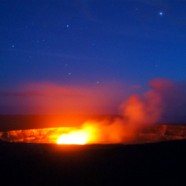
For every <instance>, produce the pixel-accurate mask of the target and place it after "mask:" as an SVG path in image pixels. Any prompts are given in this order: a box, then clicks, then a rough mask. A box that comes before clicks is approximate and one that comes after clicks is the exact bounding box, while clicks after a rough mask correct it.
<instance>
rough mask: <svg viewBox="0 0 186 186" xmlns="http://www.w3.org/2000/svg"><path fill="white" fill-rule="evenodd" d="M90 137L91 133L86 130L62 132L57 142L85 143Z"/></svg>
mask: <svg viewBox="0 0 186 186" xmlns="http://www.w3.org/2000/svg"><path fill="white" fill-rule="evenodd" d="M89 138H90V134H89V133H88V132H86V131H82V130H79V131H74V132H70V133H68V134H62V135H61V136H59V138H58V139H57V144H66V145H67V144H76V145H84V144H86V143H87V142H88V140H89Z"/></svg>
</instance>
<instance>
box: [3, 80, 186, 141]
mask: <svg viewBox="0 0 186 186" xmlns="http://www.w3.org/2000/svg"><path fill="white" fill-rule="evenodd" d="M149 85H150V90H148V91H146V92H144V93H138V94H131V95H130V96H128V98H127V99H125V100H124V101H123V102H120V104H119V101H121V98H122V95H121V93H123V91H121V89H120V88H121V87H118V86H113V85H112V86H109V87H106V88H105V87H104V88H103V87H98V88H95V87H79V88H77V87H73V88H72V87H70V88H69V87H67V88H64V87H60V86H56V85H55V86H54V85H48V84H45V85H43V84H42V85H40V84H37V86H38V87H37V86H36V85H34V86H33V85H32V86H30V87H31V89H29V90H28V88H27V91H26V92H24V93H23V92H22V93H13V95H12V96H14V97H15V96H16V97H17V96H18V97H19V96H21V97H22V96H23V97H24V96H25V97H26V98H29V99H30V101H31V102H30V104H35V106H36V107H34V108H35V109H37V106H38V107H39V109H41V108H42V109H49V108H50V109H52V110H59V109H62V110H65V109H67V110H68V111H73V112H74V111H77V110H81V111H88V112H91V111H93V113H96V112H95V111H97V113H100V112H101V111H103V110H106V111H108V110H112V109H108V108H111V106H113V105H114V107H115V108H117V107H118V110H119V113H120V116H117V117H104V118H101V119H100V118H99V119H90V120H89V119H86V120H85V121H84V122H82V123H81V125H80V126H78V128H79V129H76V130H85V131H89V132H90V133H91V136H92V137H91V138H90V140H89V142H88V143H104V144H105V143H133V142H137V141H139V139H140V138H141V136H142V133H143V132H144V131H145V130H146V129H147V128H149V127H153V126H157V125H155V124H156V123H160V122H161V121H169V122H175V121H179V120H180V121H181V120H182V121H186V111H185V106H186V96H185V95H186V94H185V93H186V84H185V83H175V82H173V81H170V80H166V79H155V80H152V81H150V82H149ZM30 87H29V88H30ZM33 87H34V91H31V90H32V89H33ZM41 87H42V90H40V88H41ZM139 88H140V87H139ZM36 90H37V91H36ZM38 90H40V91H38ZM1 94H2V93H1ZM5 95H6V96H10V95H8V94H5ZM124 97H126V95H125V96H124ZM27 101H28V100H27ZM27 103H28V102H27ZM117 105H119V106H117ZM114 107H113V108H114ZM105 108H106V109H105ZM61 125H62V126H61V127H65V123H62V124H61ZM68 126H69V125H68ZM54 127H55V126H54ZM61 130H62V131H63V129H61ZM73 130H74V128H73ZM166 130H167V128H166V127H164V126H161V128H160V129H159V132H158V135H159V137H158V138H157V137H156V140H157V139H160V138H161V139H162V136H163V138H164V136H165V133H166ZM47 131H48V132H47V133H46V132H42V130H41V132H40V133H39V134H40V139H41V138H42V135H43V134H45V138H44V140H43V141H45V140H48V139H49V138H50V135H52V136H55V137H57V134H56V135H55V131H58V135H59V130H58V129H52V131H53V132H51V130H50V129H48V130H47ZM69 132H70V129H69ZM66 133H68V132H66ZM14 134H15V133H14ZM21 134H22V132H21ZM46 134H47V135H46ZM24 135H25V134H24V132H23V136H24ZM29 135H30V133H29ZM153 135H154V134H153ZM1 136H3V135H2V134H1ZM7 136H9V137H10V139H11V135H10V134H8V135H7ZM23 136H22V137H21V139H23V141H24V139H27V141H28V138H27V136H26V137H25V138H24V137H23ZM46 136H49V137H46ZM154 136H155V135H154ZM150 138H151V139H152V135H151V136H150ZM153 138H154V137H153ZM29 139H38V138H34V137H33V136H32V137H30V138H29ZM42 139H43V138H42ZM55 140H56V139H54V140H53V141H55ZM36 141H37V140H36ZM46 142H47V141H46Z"/></svg>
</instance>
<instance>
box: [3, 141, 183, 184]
mask: <svg viewBox="0 0 186 186" xmlns="http://www.w3.org/2000/svg"><path fill="white" fill-rule="evenodd" d="M185 170H186V141H184V140H182V141H171V142H162V143H156V144H143V145H88V146H69V147H68V146H66V147H65V146H57V145H47V144H24V143H6V142H1V143H0V177H1V185H42V186H43V185H51V186H53V185H65V186H68V185H74V186H77V185H86V186H89V185H94V186H95V185H100V186H102V185H105V186H107V185H114V186H115V185H116V186H117V185H139V186H144V185H148V186H151V185H157V186H159V185H166V186H169V185H175V186H179V185H186V176H185Z"/></svg>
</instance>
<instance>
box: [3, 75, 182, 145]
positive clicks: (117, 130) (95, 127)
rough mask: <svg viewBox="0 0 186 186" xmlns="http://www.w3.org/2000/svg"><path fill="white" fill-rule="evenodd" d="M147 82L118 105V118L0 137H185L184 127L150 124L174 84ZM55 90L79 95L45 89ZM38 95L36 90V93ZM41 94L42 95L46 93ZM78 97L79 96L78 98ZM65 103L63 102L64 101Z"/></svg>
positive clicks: (67, 140)
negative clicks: (142, 89) (147, 87)
mask: <svg viewBox="0 0 186 186" xmlns="http://www.w3.org/2000/svg"><path fill="white" fill-rule="evenodd" d="M150 84H151V90H149V91H147V92H145V93H144V94H134V95H132V96H130V97H129V98H128V99H127V100H125V101H124V102H123V103H122V104H120V106H119V109H120V113H121V116H120V117H112V118H107V117H105V118H104V119H91V120H87V121H85V122H83V123H82V124H81V125H79V126H69V124H68V125H67V124H66V123H62V124H61V126H63V127H52V128H51V127H50V128H41V129H28V130H12V131H7V132H1V133H0V139H1V140H5V141H10V142H26V143H57V144H78V145H83V144H113V143H142V142H152V141H162V140H170V139H183V138H185V136H186V132H185V131H186V128H185V127H182V128H180V129H181V130H182V131H183V132H182V133H180V132H178V130H177V129H176V128H174V129H173V128H172V127H171V126H167V125H159V126H158V125H154V124H155V123H157V122H158V121H159V119H160V118H161V116H162V114H163V113H165V112H166V111H165V109H164V108H166V102H167V100H166V99H165V97H166V98H168V97H170V98H172V97H171V95H172V94H168V95H169V96H167V93H166V91H165V90H166V88H167V89H169V91H170V90H172V89H173V90H174V91H175V90H176V87H177V86H175V85H174V84H173V83H172V82H170V81H167V80H161V79H158V80H154V81H151V83H150ZM107 90H108V89H107ZM181 90H182V89H181ZM56 91H57V92H58V91H60V92H62V93H63V94H65V96H66V94H68V95H69V93H70V95H71V96H73V98H74V96H75V95H74V94H76V93H78V95H80V94H82V92H79V91H77V90H73V91H69V90H68V89H61V88H58V89H57V90H56V89H55V90H54V91H51V90H50V91H48V88H47V96H48V95H49V96H51V95H53V93H54V94H56ZM85 92H86V100H87V99H88V98H89V99H90V100H91V103H93V102H92V100H93V101H95V100H96V99H95V97H94V99H92V97H90V94H89V93H90V91H88V94H87V91H85ZM95 92H96V93H97V95H96V98H97V97H99V99H98V102H99V101H100V96H98V92H97V91H94V93H95ZM179 92H180V91H179ZM41 95H42V94H41V92H40V94H39V96H41ZM44 95H45V96H46V92H45V94H44ZM58 96H59V95H58ZM75 97H76V96H75ZM101 98H104V96H101ZM37 99H38V98H37ZM68 99H69V98H68ZM81 100H83V99H82V98H81ZM104 101H105V100H104ZM107 101H108V100H107ZM78 103H80V102H78ZM65 104H67V103H66V102H65ZM86 104H87V103H86ZM72 117H73V115H72ZM177 128H179V127H177ZM175 131H176V132H175Z"/></svg>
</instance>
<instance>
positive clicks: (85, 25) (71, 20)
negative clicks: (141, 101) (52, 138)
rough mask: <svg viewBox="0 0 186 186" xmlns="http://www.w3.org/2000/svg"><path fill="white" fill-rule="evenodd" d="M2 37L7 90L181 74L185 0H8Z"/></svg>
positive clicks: (0, 58) (184, 76) (137, 82)
mask: <svg viewBox="0 0 186 186" xmlns="http://www.w3.org/2000/svg"><path fill="white" fill-rule="evenodd" d="M0 43H1V44H0V89H1V91H7V90H9V89H11V90H12V88H15V87H20V86H23V85H26V84H28V83H33V82H34V83H36V82H40V83H41V82H50V83H54V84H58V85H59V84H60V85H65V86H79V85H86V86H89V87H96V86H98V87H101V86H104V85H105V84H109V83H110V82H112V83H113V82H117V83H118V84H124V85H128V86H129V85H130V86H133V87H136V88H138V87H141V86H142V87H143V86H146V85H147V83H148V82H149V81H150V80H152V79H155V78H166V79H171V80H173V81H179V82H182V81H185V80H186V73H185V70H186V47H185V46H186V1H184V0H131V1H129V0H29V1H25V0H1V2H0ZM3 96H4V95H3ZM1 97H2V94H1ZM1 99H2V98H1ZM6 99H7V98H6ZM16 99H17V98H16ZM3 100H4V98H3ZM5 106H7V104H6V101H4V103H3V104H1V108H3V107H5ZM1 110H3V109H1Z"/></svg>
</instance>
